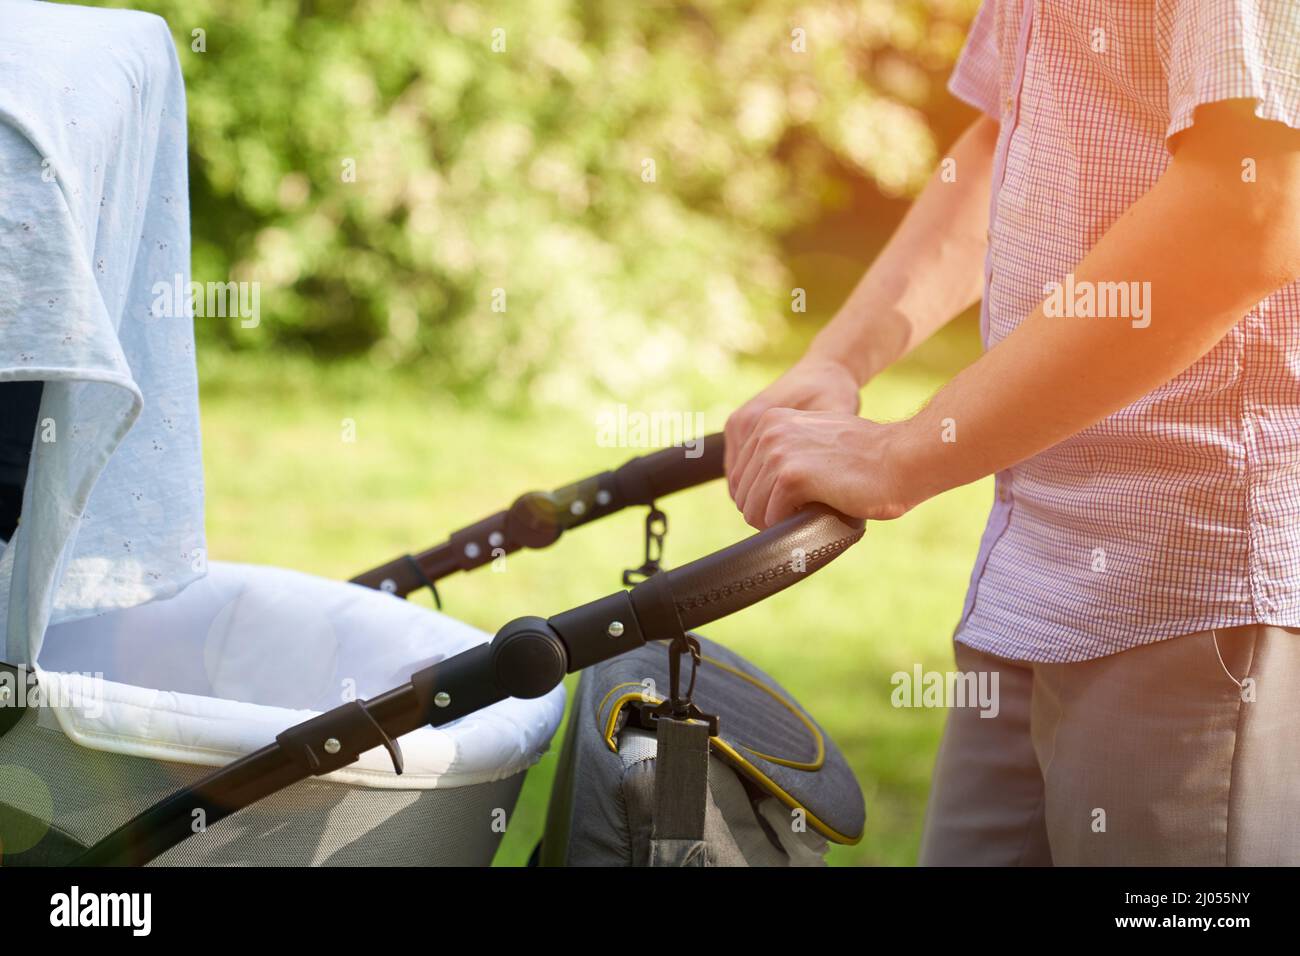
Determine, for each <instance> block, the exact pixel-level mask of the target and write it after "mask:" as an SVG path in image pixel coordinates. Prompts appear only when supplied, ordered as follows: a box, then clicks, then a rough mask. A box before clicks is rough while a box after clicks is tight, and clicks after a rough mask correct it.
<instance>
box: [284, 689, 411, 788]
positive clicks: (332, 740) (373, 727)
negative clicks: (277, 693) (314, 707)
mask: <svg viewBox="0 0 1300 956" xmlns="http://www.w3.org/2000/svg"><path fill="white" fill-rule="evenodd" d="M275 742H276V743H277V744H279V745H280V747H281V748H282V749H283V750H284V752H285V753H286V754H287V755H288V757H289V759H290V760H292V761H293V762H294V763H296V764H298V765H299V766H300V767H302V768H303V769H305V770H306V771H307V772H308V773H309V774H310V775H311V776H313V777H320V776H324V775H325V774H327V773H333V772H334V771H335V770H338V769H339V768H341V767H346V766H347V765H348V764H351V763H354V762H355V761H356V759H357V758H358V757H360V756H361V755H362V754H363V753H365V752H366V751H367V750H370V749H371V748H373V747H377V746H383V748H384V749H385V750H387V751H388V756H389V757H391V758H392V761H393V771H394V772H395V773H398V774H400V773H401V772H402V770H403V769H404V767H405V762H404V760H403V759H402V748H401V747H400V746H399V745H398V743H397V741H396V740H394V739H393V738H392V737H390V736H388V733H387V731H385V730H384V728H383V727H381V726H380V725H379V722H378V721H377V720H375V718H374V717H373V716H371V714H370V711H368V710H366V706H365V704H363V703H362V702H361V701H359V700H354V701H350V702H349V703H346V704H344V705H343V706H342V707H335V708H334V709H333V710H327V711H326V712H325V713H323V714H319V715H317V716H315V717H313V718H311V720H305V721H303V722H302V723H301V724H295V725H294V726H292V727H290V728H289V729H288V730H286V731H284V732H283V733H281V734H280V735H278V736H277V737H276V738H275Z"/></svg>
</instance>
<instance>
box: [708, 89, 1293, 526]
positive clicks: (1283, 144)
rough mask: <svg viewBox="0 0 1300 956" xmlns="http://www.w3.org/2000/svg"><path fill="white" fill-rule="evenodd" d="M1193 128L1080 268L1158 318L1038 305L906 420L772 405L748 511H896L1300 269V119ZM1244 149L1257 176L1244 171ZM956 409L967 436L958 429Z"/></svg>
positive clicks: (740, 466)
mask: <svg viewBox="0 0 1300 956" xmlns="http://www.w3.org/2000/svg"><path fill="white" fill-rule="evenodd" d="M1180 140H1181V142H1178V143H1177V144H1176V146H1177V148H1176V152H1175V154H1174V158H1173V161H1172V162H1171V163H1170V165H1169V167H1168V169H1167V170H1166V171H1165V174H1164V175H1163V176H1162V177H1161V178H1160V180H1159V181H1158V182H1157V183H1156V185H1155V186H1154V187H1152V189H1151V190H1150V191H1149V192H1148V193H1147V194H1146V195H1145V196H1143V197H1142V198H1141V199H1140V200H1138V201H1137V202H1136V203H1134V204H1133V205H1132V206H1131V207H1130V208H1129V209H1128V210H1127V211H1126V212H1125V213H1124V215H1123V216H1121V217H1120V218H1119V219H1118V220H1117V221H1116V222H1115V224H1114V225H1113V226H1112V227H1111V229H1110V230H1109V231H1108V232H1107V233H1106V235H1105V236H1103V237H1102V239H1101V240H1100V241H1099V242H1098V243H1097V244H1096V245H1095V246H1094V247H1093V249H1092V251H1091V252H1089V253H1088V255H1087V256H1086V257H1085V258H1084V259H1083V261H1082V262H1081V263H1079V265H1078V266H1077V267H1076V268H1075V270H1074V274H1075V284H1076V286H1077V285H1078V283H1080V282H1085V281H1086V282H1091V283H1095V284H1100V283H1110V282H1139V283H1145V282H1149V283H1150V287H1149V288H1150V290H1151V295H1150V301H1149V302H1148V306H1151V308H1152V311H1151V315H1150V324H1149V325H1148V326H1146V327H1134V324H1133V323H1132V322H1130V321H1128V320H1126V319H1122V318H1064V317H1049V316H1047V315H1045V314H1044V309H1043V307H1042V306H1040V307H1039V308H1038V309H1037V310H1035V312H1034V313H1033V314H1032V315H1030V316H1029V317H1028V318H1027V319H1026V320H1025V321H1024V322H1023V323H1022V324H1021V325H1020V326H1019V327H1018V328H1017V329H1016V331H1015V332H1013V333H1012V334H1011V335H1009V336H1007V338H1006V339H1005V340H1003V341H1002V342H1001V343H1000V344H999V345H998V346H997V347H995V348H993V349H992V350H990V351H989V352H988V353H986V354H985V355H984V356H982V357H981V358H980V359H979V360H978V361H976V362H975V363H974V364H972V365H971V366H970V367H969V368H967V369H966V370H965V371H963V372H962V373H961V374H960V375H958V376H957V377H956V378H954V379H953V380H952V381H951V382H950V383H949V384H948V385H947V386H945V387H944V388H943V389H942V390H941V391H940V392H939V393H938V394H937V395H936V396H935V397H934V399H933V400H932V401H931V402H930V403H929V405H928V406H927V407H926V408H924V409H923V410H922V411H921V412H920V413H918V414H917V415H916V416H915V417H913V418H912V419H910V420H907V421H905V422H900V423H894V424H888V425H881V424H877V423H874V422H869V421H865V420H863V419H859V418H857V417H856V416H847V415H833V414H824V413H800V412H795V411H781V410H772V411H770V412H768V413H767V414H766V415H765V416H764V418H763V419H762V420H761V421H760V423H759V425H758V427H756V428H755V430H754V432H753V433H752V434H751V436H750V438H749V440H748V441H747V442H746V444H745V447H744V448H742V449H740V450H739V452H738V459H737V462H736V469H737V472H738V481H737V484H736V486H735V494H734V497H735V500H736V502H737V504H738V505H739V507H740V508H741V510H742V511H743V512H744V513H745V518H746V520H747V521H749V522H750V523H751V524H753V525H755V526H756V527H765V526H767V525H768V524H771V523H773V522H774V521H777V520H779V519H780V518H782V517H785V516H786V515H788V514H790V513H792V512H793V511H795V510H796V509H798V508H799V507H801V506H802V505H804V504H806V503H808V502H810V501H820V502H824V503H826V504H830V505H832V506H834V507H837V508H839V509H840V510H842V511H845V512H846V513H849V514H852V515H856V516H859V517H866V518H893V517H897V516H898V515H900V514H903V513H904V512H906V511H907V510H909V509H910V508H912V507H913V506H915V505H916V504H918V503H920V502H921V501H924V500H925V499H927V498H929V497H931V496H933V495H936V494H938V493H940V492H942V491H945V490H947V489H949V488H953V487H956V486H958V485H962V484H966V483H967V482H970V481H974V480H976V479H978V478H980V477H983V476H985V475H988V474H991V473H993V472H996V471H999V470H1001V469H1003V468H1007V467H1009V466H1011V465H1014V464H1016V463H1017V462H1020V461H1023V460H1024V459H1026V458H1029V457H1031V456H1033V455H1035V454H1037V453H1038V452H1040V451H1043V450H1045V449H1047V448H1049V447H1051V446H1052V445H1054V444H1056V443H1057V442H1059V441H1061V440H1063V439H1065V438H1068V437H1069V436H1071V435H1074V434H1075V433H1077V432H1079V431H1081V430H1083V429H1084V428H1087V427H1088V426H1090V425H1093V424H1095V423H1096V422H1098V421H1100V420H1101V419H1102V418H1104V417H1106V416H1107V415H1109V414H1111V413H1112V412H1114V411H1116V410H1118V409H1120V408H1123V407H1124V406H1126V405H1128V404H1130V403H1131V402H1133V401H1135V400H1136V399H1138V398H1140V397H1141V396H1143V395H1145V394H1147V393H1148V392H1150V391H1151V390H1152V389H1154V388H1156V387H1158V386H1159V385H1161V384H1163V383H1164V382H1167V381H1169V380H1170V379H1172V378H1174V377H1175V376H1176V375H1178V374H1179V373H1181V372H1182V371H1183V370H1185V369H1186V368H1188V367H1189V366H1190V365H1192V364H1193V363H1194V362H1195V361H1196V360H1197V359H1198V358H1200V357H1201V356H1202V355H1204V354H1205V353H1206V352H1208V351H1209V350H1210V349H1211V348H1212V347H1213V346H1214V345H1215V343H1217V342H1218V341H1219V340H1220V339H1221V338H1222V337H1223V335H1224V334H1225V333H1226V332H1227V331H1228V330H1229V329H1230V328H1231V327H1232V326H1233V325H1235V324H1236V323H1237V322H1238V321H1239V320H1240V319H1241V317H1242V316H1243V315H1244V314H1245V313H1247V312H1249V311H1250V309H1251V308H1253V307H1254V306H1255V305H1256V304H1257V303H1258V302H1259V301H1260V300H1262V299H1264V298H1266V297H1267V296H1268V295H1269V294H1270V293H1272V292H1274V291H1275V290H1277V289H1278V288H1280V287H1282V286H1284V285H1287V284H1289V283H1291V282H1293V281H1295V280H1296V279H1297V278H1300V132H1297V131H1296V130H1293V129H1291V128H1289V127H1287V126H1284V125H1282V124H1279V123H1274V122H1269V121H1264V120H1260V119H1257V118H1256V117H1255V116H1254V114H1253V112H1252V109H1251V107H1250V105H1249V104H1247V103H1243V102H1226V103H1217V104H1212V105H1209V106H1204V107H1202V108H1201V109H1200V110H1198V112H1197V116H1196V123H1195V125H1194V126H1192V127H1191V128H1190V129H1188V130H1186V131H1185V132H1184V133H1182V134H1181V136H1180ZM1245 157H1251V158H1252V159H1254V160H1255V161H1256V164H1257V177H1256V179H1257V181H1255V182H1243V177H1242V175H1241V170H1242V165H1241V164H1242V160H1243V159H1244V158H1245ZM1152 303H1154V305H1153V306H1152V305H1151V304H1152ZM950 423H951V424H952V425H954V426H955V429H956V436H957V438H956V441H953V442H945V441H943V434H944V430H945V427H946V426H948V425H949V424H950Z"/></svg>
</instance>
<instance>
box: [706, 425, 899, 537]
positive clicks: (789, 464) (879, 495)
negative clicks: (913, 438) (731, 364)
mask: <svg viewBox="0 0 1300 956" xmlns="http://www.w3.org/2000/svg"><path fill="white" fill-rule="evenodd" d="M901 437H902V433H901V432H900V430H899V426H898V425H882V424H878V423H876V422H871V421H867V420H866V419H864V418H858V417H857V415H854V414H852V413H848V412H803V411H795V410H793V409H789V408H769V409H768V410H767V411H765V412H763V414H762V415H761V416H760V417H759V419H758V423H757V425H756V426H755V428H754V429H753V431H752V432H751V433H750V435H749V438H748V439H747V440H746V441H745V443H744V445H742V446H740V447H739V448H738V449H737V452H736V462H735V466H734V468H733V469H732V471H731V473H730V474H731V475H732V479H733V480H734V481H735V482H736V487H735V490H734V491H733V493H732V497H733V498H735V501H736V504H737V505H738V506H739V507H740V510H741V511H742V512H744V515H745V521H747V522H748V523H749V524H750V525H752V526H753V527H755V528H759V529H762V528H767V527H770V526H771V525H773V524H775V523H776V522H778V521H780V520H782V519H783V518H787V517H789V516H790V515H792V514H794V513H795V512H796V511H798V510H799V509H800V508H802V507H803V506H804V505H806V504H809V503H810V502H820V503H822V504H826V505H830V506H831V507H832V508H837V509H839V510H840V511H842V512H844V513H845V514H846V515H849V516H851V517H854V518H871V519H875V520H886V519H889V518H897V517H899V516H900V515H902V514H904V513H906V512H907V511H908V510H910V509H911V508H912V507H913V506H914V505H915V504H916V503H917V502H918V501H920V500H921V497H919V496H917V495H915V494H912V493H911V489H909V488H908V487H907V486H906V481H905V479H904V475H905V462H906V461H907V455H906V449H905V448H904V447H903V445H902V444H901V442H900V439H901ZM728 441H730V436H728Z"/></svg>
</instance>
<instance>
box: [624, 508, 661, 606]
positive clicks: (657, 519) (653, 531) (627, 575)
mask: <svg viewBox="0 0 1300 956" xmlns="http://www.w3.org/2000/svg"><path fill="white" fill-rule="evenodd" d="M667 534H668V516H667V515H666V514H664V513H663V512H662V511H660V510H659V508H658V507H657V506H655V505H653V504H652V505H650V513H649V514H647V515H646V516H645V563H644V564H642V565H641V567H639V568H629V569H628V570H626V571H624V572H623V586H624V587H629V588H630V587H632V586H633V585H636V584H640V583H641V582H642V581H644V580H645V579H646V578H648V577H650V576H651V575H653V574H658V573H659V571H660V570H662V568H661V567H660V564H659V562H660V561H662V560H663V556H664V538H665V537H666V536H667Z"/></svg>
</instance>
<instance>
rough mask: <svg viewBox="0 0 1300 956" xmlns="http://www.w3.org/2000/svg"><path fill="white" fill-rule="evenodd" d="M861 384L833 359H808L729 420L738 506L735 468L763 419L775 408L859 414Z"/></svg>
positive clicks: (730, 472)
mask: <svg viewBox="0 0 1300 956" xmlns="http://www.w3.org/2000/svg"><path fill="white" fill-rule="evenodd" d="M858 388H859V386H858V381H857V379H856V378H854V377H853V373H852V372H850V371H849V370H848V369H847V368H846V367H845V366H843V365H841V364H840V363H839V362H836V361H835V360H833V359H822V358H817V357H815V356H806V357H804V358H803V359H801V360H800V361H799V362H797V363H796V364H795V365H794V366H793V367H792V368H791V369H790V371H788V372H786V373H785V374H784V375H782V376H781V377H780V378H778V379H777V380H776V381H775V382H773V383H772V384H771V385H769V386H768V387H767V388H765V389H763V390H762V391H761V392H759V393H758V394H757V395H755V396H754V397H753V398H751V399H750V400H749V401H748V402H746V403H745V404H744V405H741V406H740V408H738V409H736V410H735V411H734V412H732V414H731V417H730V418H728V419H727V427H726V429H725V434H726V436H727V445H726V456H725V457H726V468H727V486H728V488H729V489H730V490H731V496H732V498H734V499H735V500H736V501H737V502H739V500H740V499H739V498H736V486H737V483H738V480H739V478H740V475H739V473H738V472H737V471H736V468H735V465H736V461H737V458H738V456H739V454H740V449H741V448H743V447H744V445H745V442H747V441H748V440H749V437H750V435H752V434H753V432H754V429H755V428H756V427H757V426H758V422H759V419H761V418H762V417H763V414H764V413H765V412H767V411H768V410H769V409H772V408H787V409H789V408H797V409H801V410H803V411H808V412H846V413H848V414H850V415H853V414H855V413H856V412H857V410H858V400H859V396H858Z"/></svg>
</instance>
